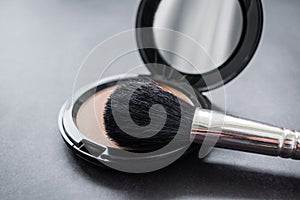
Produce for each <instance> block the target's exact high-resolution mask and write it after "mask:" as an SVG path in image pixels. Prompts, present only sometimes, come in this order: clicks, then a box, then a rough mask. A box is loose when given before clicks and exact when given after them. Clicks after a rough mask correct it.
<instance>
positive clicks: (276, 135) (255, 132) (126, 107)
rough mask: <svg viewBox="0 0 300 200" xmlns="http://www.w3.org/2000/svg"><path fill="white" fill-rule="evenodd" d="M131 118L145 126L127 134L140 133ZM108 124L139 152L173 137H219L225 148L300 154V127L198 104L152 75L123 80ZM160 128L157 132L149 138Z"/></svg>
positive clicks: (180, 139) (184, 139)
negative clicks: (243, 117) (263, 121)
mask: <svg viewBox="0 0 300 200" xmlns="http://www.w3.org/2000/svg"><path fill="white" fill-rule="evenodd" d="M125 97H130V99H129V100H128V99H126V98H125ZM155 105H160V106H155ZM149 111H151V116H149ZM128 113H129V115H128ZM214 116H222V117H221V119H222V120H221V121H220V120H214ZM116 117H117V119H118V120H117V121H116ZM129 117H131V119H132V121H133V122H134V123H135V125H138V126H139V127H141V129H138V133H137V134H138V135H136V134H135V135H134V136H133V135H131V134H128V133H130V131H131V130H132V132H137V129H135V128H132V124H131V123H128V122H129ZM218 118H219V117H218ZM164 121H165V123H164V125H163V126H162V127H160V128H159V129H157V130H153V129H151V128H147V126H148V125H149V124H150V123H153V124H155V123H158V124H159V123H162V122H164ZM104 123H105V129H106V132H107V135H108V137H109V138H110V139H111V140H112V141H114V142H115V143H117V145H119V146H120V147H123V148H125V149H130V150H134V151H141V152H142V151H150V150H156V149H159V148H162V147H164V146H165V145H167V144H169V143H170V142H171V141H172V140H175V141H176V142H177V143H178V144H180V143H182V144H186V142H187V141H189V140H191V138H194V140H193V141H194V142H196V143H202V142H203V141H204V139H205V138H206V139H208V140H209V139H211V140H212V141H214V140H215V141H216V144H215V146H216V147H220V148H226V149H232V150H239V151H245V152H252V153H259V154H265V155H271V156H280V157H283V158H292V159H300V133H299V132H296V131H292V130H288V129H284V128H280V127H276V126H271V125H267V124H264V123H260V122H254V121H250V120H246V119H241V118H238V117H233V116H229V115H224V114H221V113H218V112H215V111H210V110H205V109H201V108H197V107H194V106H192V105H191V104H189V103H187V102H185V101H184V100H182V99H181V98H178V97H177V96H175V95H173V94H172V93H171V92H169V91H166V90H165V89H164V88H163V87H162V86H161V85H160V84H158V83H156V82H155V81H153V80H150V79H138V80H132V81H127V82H124V83H122V84H121V85H119V86H118V87H117V89H116V90H115V91H114V93H113V94H112V95H111V96H110V98H109V99H108V101H107V103H106V107H105V112H104ZM119 125H121V127H119ZM142 127H145V128H144V129H143V128H142ZM179 128H180V129H179ZM154 129H155V128H154ZM124 130H126V131H124ZM179 130H181V131H179ZM182 130H183V131H182ZM155 131H156V132H157V134H155V135H153V136H150V137H145V136H147V135H149V133H150V132H155ZM175 136H176V137H175Z"/></svg>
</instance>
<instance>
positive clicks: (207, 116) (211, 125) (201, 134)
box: [192, 109, 300, 160]
mask: <svg viewBox="0 0 300 200" xmlns="http://www.w3.org/2000/svg"><path fill="white" fill-rule="evenodd" d="M192 136H195V138H194V139H195V141H196V142H197V141H198V142H203V141H208V142H209V143H211V145H214V144H215V146H216V147H221V148H226V149H232V150H239V151H245V152H251V153H259V154H264V155H271V156H280V157H282V158H292V159H297V160H299V159H300V133H299V132H296V131H292V130H288V129H284V128H280V127H276V126H271V125H267V124H264V123H260V122H254V121H251V120H246V119H241V118H238V117H233V116H229V115H224V114H222V113H218V112H213V111H209V110H203V109H196V112H195V116H194V119H193V125H192Z"/></svg>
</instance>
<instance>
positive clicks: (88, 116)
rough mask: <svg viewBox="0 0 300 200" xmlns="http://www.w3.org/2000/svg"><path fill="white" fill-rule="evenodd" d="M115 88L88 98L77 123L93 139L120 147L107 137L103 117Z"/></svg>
mask: <svg viewBox="0 0 300 200" xmlns="http://www.w3.org/2000/svg"><path fill="white" fill-rule="evenodd" d="M160 87H161V88H163V89H165V90H167V91H169V92H170V93H172V94H174V95H176V96H178V97H179V98H181V99H183V100H184V101H186V102H188V103H190V104H192V102H191V101H190V99H189V98H188V97H187V96H185V95H184V94H183V93H181V92H179V91H178V90H175V89H173V88H170V87H168V86H163V85H160ZM115 89H116V87H115V86H114V87H109V88H106V89H104V90H101V91H99V92H97V93H96V94H95V95H93V96H91V97H90V98H88V99H87V100H86V102H84V103H83V104H82V106H81V107H80V109H79V110H78V113H77V116H76V124H77V127H78V129H79V131H80V132H81V133H82V134H83V135H84V136H85V137H87V138H88V139H90V140H91V141H93V142H95V143H98V144H101V145H104V146H108V147H113V148H118V149H120V147H119V146H117V145H116V144H115V143H114V142H113V141H111V140H110V139H109V138H108V137H107V135H106V131H105V127H104V119H103V114H104V109H105V104H106V102H107V100H108V98H109V96H110V95H111V94H112V93H113V92H114V90H115Z"/></svg>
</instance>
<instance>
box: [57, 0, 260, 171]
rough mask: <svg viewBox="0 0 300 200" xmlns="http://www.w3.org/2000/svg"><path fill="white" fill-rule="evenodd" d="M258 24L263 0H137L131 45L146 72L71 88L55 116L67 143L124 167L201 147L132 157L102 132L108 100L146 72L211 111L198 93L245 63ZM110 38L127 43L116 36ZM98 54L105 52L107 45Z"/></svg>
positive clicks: (93, 158)
mask: <svg viewBox="0 0 300 200" xmlns="http://www.w3.org/2000/svg"><path fill="white" fill-rule="evenodd" d="M195 19H196V20H195ZM262 28H263V10H262V3H261V0H227V1H224V0H214V1H211V0H198V1H192V0H185V1H182V0H163V1H162V0H141V3H140V6H139V8H138V12H137V19H136V29H134V31H133V32H134V36H133V37H134V41H135V43H133V44H134V45H136V46H135V48H136V49H137V51H138V52H139V55H140V56H141V58H142V60H143V62H144V67H145V69H147V70H148V72H146V73H145V74H143V73H137V74H130V75H128V74H126V76H124V75H118V72H116V73H115V74H114V73H112V74H111V76H109V77H106V78H99V79H98V80H96V81H93V80H91V81H90V82H89V83H85V84H81V85H80V86H76V87H74V91H73V95H72V97H71V98H70V99H68V100H67V101H66V103H65V104H64V105H63V107H62V108H61V111H60V114H59V119H58V123H59V129H60V133H61V135H62V137H63V139H64V141H65V143H66V144H67V145H68V146H69V147H70V148H71V149H72V150H73V152H74V153H75V154H76V155H78V156H80V157H81V158H83V159H85V160H87V161H89V162H92V163H94V164H96V165H100V166H103V167H107V166H108V167H110V168H114V169H118V170H122V171H127V172H145V171H152V170H155V169H159V168H161V167H164V166H167V165H168V164H170V163H172V162H173V161H175V160H176V159H177V158H179V157H181V156H182V155H187V154H189V153H191V152H193V151H196V150H199V145H197V144H191V145H190V146H188V147H186V148H180V147H178V149H176V148H175V149H172V150H169V151H158V152H156V153H153V154H152V153H142V154H134V156H132V155H133V154H132V152H127V151H126V149H122V148H121V147H119V146H118V145H117V144H116V143H114V142H113V141H112V140H110V139H109V138H108V136H107V134H106V131H105V127H104V119H103V113H104V110H105V104H106V102H107V100H108V98H109V97H110V95H111V94H112V93H113V92H114V91H115V90H116V88H117V86H118V84H120V83H122V82H123V81H129V80H135V79H138V78H140V77H151V78H152V79H154V80H156V81H157V82H159V84H160V86H161V87H162V88H164V89H165V90H167V91H169V92H170V93H172V94H174V95H176V96H177V97H179V98H181V99H182V100H184V101H185V102H187V103H189V104H191V105H197V106H198V107H201V108H205V109H212V103H211V99H209V98H207V97H206V96H205V95H204V94H203V92H207V91H210V90H213V89H215V88H219V87H221V86H222V85H223V84H226V83H227V82H229V81H230V80H232V79H233V78H235V77H236V76H237V75H238V74H239V73H240V72H241V71H242V70H243V69H244V68H245V67H246V66H247V64H248V63H249V62H250V60H251V58H252V57H253V55H254V53H255V51H256V49H257V47H258V44H259V41H260V38H261V34H262ZM122 34H126V33H121V35H122ZM131 36H132V35H131ZM120 37H122V36H120ZM131 39H132V38H131ZM115 44H116V45H118V44H120V45H123V46H126V45H124V44H123V43H122V42H120V41H118V38H117V39H115ZM109 48H110V47H109V46H108V47H107V48H106V49H109ZM96 51H97V50H96ZM101 56H103V57H105V58H106V57H109V56H106V52H105V51H103V52H102V53H101ZM122 56H123V55H122ZM112 60H113V59H112ZM100 62H101V61H100ZM108 64H109V63H108ZM108 64H107V63H105V64H103V63H102V65H103V66H108ZM95 66H97V64H96V65H95ZM99 66H100V64H99ZM121 67H122V66H120V68H121ZM95 68H97V67H95ZM103 68H104V67H103ZM95 73H96V72H95ZM170 77H173V78H170ZM178 77H183V78H178ZM87 79H88V78H87ZM182 79H184V80H182ZM168 80H172V81H168ZM124 150H125V151H124ZM132 163H134V164H132ZM145 166H146V167H145ZM151 167H152V168H151ZM150 168H151V169H150Z"/></svg>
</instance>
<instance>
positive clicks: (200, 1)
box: [136, 0, 263, 91]
mask: <svg viewBox="0 0 300 200" xmlns="http://www.w3.org/2000/svg"><path fill="white" fill-rule="evenodd" d="M262 24H263V14H262V4H261V1H260V0H226V1H224V0H184V1H182V0H142V2H141V4H140V7H139V12H138V16H137V22H136V27H137V28H144V27H152V28H153V31H152V35H146V34H143V33H141V32H139V31H137V43H138V46H139V48H140V53H141V56H142V58H143V60H144V62H145V63H160V64H164V65H167V66H170V67H172V68H174V69H176V70H177V71H179V72H180V73H182V74H183V75H185V77H186V78H187V79H188V80H189V82H190V83H191V84H192V85H193V86H194V87H195V88H197V89H198V90H199V91H207V90H210V89H214V88H216V87H219V86H221V85H223V84H224V83H226V82H228V81H230V80H231V79H233V78H234V77H235V76H237V75H238V74H239V73H240V72H241V71H242V70H243V69H244V68H245V67H246V66H247V64H248V63H249V61H250V60H251V58H252V57H253V55H254V53H255V51H256V48H257V46H258V44H259V41H260V37H261V33H262ZM163 30H168V31H167V32H166V31H163ZM170 30H172V31H173V32H174V34H172V31H170ZM175 33H176V34H175ZM178 33H180V34H182V36H183V37H180V38H178V37H175V36H177V35H178ZM174 35H175V36H174ZM187 39H189V40H193V41H195V43H196V44H197V45H190V44H191V43H187V42H186V40H187ZM149 44H153V45H154V46H156V47H157V48H156V49H147V48H144V47H146V46H149ZM165 49H168V51H166V50H165ZM174 52H176V53H174ZM149 70H150V71H151V72H152V73H155V74H157V73H159V72H157V71H154V70H153V69H149ZM216 74H221V76H222V80H220V79H216V78H214V77H218V76H217V75H216ZM215 75H216V76H215Z"/></svg>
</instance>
